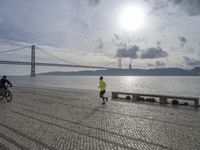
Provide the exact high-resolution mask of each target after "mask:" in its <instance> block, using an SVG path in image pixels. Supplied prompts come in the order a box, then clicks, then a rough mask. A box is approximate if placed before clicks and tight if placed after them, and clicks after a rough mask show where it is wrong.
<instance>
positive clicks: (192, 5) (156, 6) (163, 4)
mask: <svg viewBox="0 0 200 150" xmlns="http://www.w3.org/2000/svg"><path fill="white" fill-rule="evenodd" d="M145 1H146V2H147V3H152V4H153V10H152V11H156V10H161V9H166V8H172V7H174V6H175V8H177V6H178V7H179V8H180V10H184V11H185V12H186V13H187V14H188V15H189V16H197V15H200V0H162V1H161V0H152V1H148V0H145ZM169 14H171V13H169Z"/></svg>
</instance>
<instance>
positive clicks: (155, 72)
mask: <svg viewBox="0 0 200 150" xmlns="http://www.w3.org/2000/svg"><path fill="white" fill-rule="evenodd" d="M39 75H77V76H100V75H102V76H200V67H195V68H193V69H192V70H185V69H181V68H164V69H108V70H96V71H77V72H59V71H58V72H57V71H56V72H47V73H40V74H39Z"/></svg>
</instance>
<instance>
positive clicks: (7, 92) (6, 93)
mask: <svg viewBox="0 0 200 150" xmlns="http://www.w3.org/2000/svg"><path fill="white" fill-rule="evenodd" d="M10 87H11V86H10ZM4 97H5V99H6V100H7V102H11V100H12V92H11V91H10V90H9V89H8V86H7V88H6V90H5V89H4V88H0V100H3V98H4Z"/></svg>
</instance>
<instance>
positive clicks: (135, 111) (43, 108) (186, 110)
mask: <svg viewBox="0 0 200 150" xmlns="http://www.w3.org/2000/svg"><path fill="white" fill-rule="evenodd" d="M12 92H13V97H14V98H13V100H12V102H10V103H7V102H6V101H5V100H3V101H1V102H0V113H1V115H0V149H2V150H9V149H11V150H19V149H23V150H28V149H31V150H39V149H42V150H43V149H51V150H73V149H75V150H112V149H113V150H123V149H133V150H163V149H171V150H172V149H173V150H178V149H180V150H199V149H200V112H199V110H198V109H195V108H193V107H190V106H187V107H184V106H181V107H178V108H177V107H172V106H161V105H157V104H150V103H139V102H133V103H128V102H123V101H114V100H111V99H109V102H108V103H107V104H106V105H101V101H100V99H99V98H98V95H99V94H98V92H97V91H89V90H74V89H61V88H59V89H53V88H39V87H38V88H30V87H14V88H13V89H12ZM107 94H108V95H110V93H107Z"/></svg>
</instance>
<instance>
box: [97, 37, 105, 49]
mask: <svg viewBox="0 0 200 150" xmlns="http://www.w3.org/2000/svg"><path fill="white" fill-rule="evenodd" d="M96 43H97V48H98V49H102V48H103V47H104V43H103V41H102V39H101V38H99V39H98V40H97V42H96Z"/></svg>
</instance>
